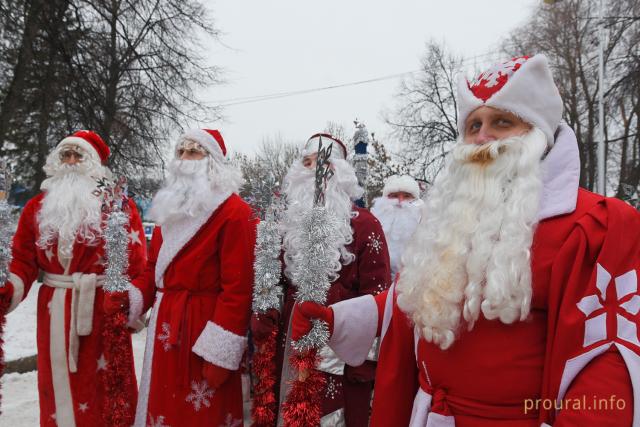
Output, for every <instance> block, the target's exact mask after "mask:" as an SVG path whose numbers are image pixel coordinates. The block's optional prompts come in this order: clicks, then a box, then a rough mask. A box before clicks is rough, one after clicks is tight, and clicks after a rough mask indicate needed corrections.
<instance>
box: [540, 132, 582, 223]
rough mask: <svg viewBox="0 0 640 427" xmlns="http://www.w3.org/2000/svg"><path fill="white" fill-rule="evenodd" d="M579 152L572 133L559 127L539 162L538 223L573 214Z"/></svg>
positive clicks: (577, 182)
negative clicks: (540, 174) (540, 188)
mask: <svg viewBox="0 0 640 427" xmlns="http://www.w3.org/2000/svg"><path fill="white" fill-rule="evenodd" d="M579 182H580V153H579V152H578V141H577V139H576V134H575V133H574V132H573V130H572V129H571V128H570V127H569V126H567V125H566V124H565V123H562V124H560V127H559V128H558V133H557V136H556V139H555V144H554V145H553V147H552V148H551V150H550V151H549V153H548V154H547V156H546V157H545V158H544V160H542V183H543V188H542V196H541V198H540V208H539V211H538V220H539V221H542V220H545V219H547V218H551V217H554V216H558V215H564V214H568V213H571V212H573V211H574V210H575V209H576V203H577V200H578V185H579Z"/></svg>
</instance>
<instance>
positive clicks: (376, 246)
mask: <svg viewBox="0 0 640 427" xmlns="http://www.w3.org/2000/svg"><path fill="white" fill-rule="evenodd" d="M367 246H369V249H370V251H371V252H375V253H376V254H379V253H380V251H381V250H382V241H381V240H380V235H379V234H376V233H373V232H372V233H371V234H369V242H367Z"/></svg>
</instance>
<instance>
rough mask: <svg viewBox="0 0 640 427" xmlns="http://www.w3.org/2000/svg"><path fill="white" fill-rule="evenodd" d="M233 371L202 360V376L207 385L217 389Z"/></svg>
mask: <svg viewBox="0 0 640 427" xmlns="http://www.w3.org/2000/svg"><path fill="white" fill-rule="evenodd" d="M232 373H233V371H230V370H228V369H224V368H221V367H220V366H216V365H214V364H213V363H209V362H204V363H203V366H202V376H203V377H204V378H205V379H206V380H207V382H208V383H209V387H211V388H212V389H213V390H217V389H218V388H219V387H220V386H221V385H222V384H224V382H225V381H226V380H228V379H229V377H230V376H231V374H232Z"/></svg>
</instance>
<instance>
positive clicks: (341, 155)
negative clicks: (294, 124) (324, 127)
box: [302, 133, 347, 160]
mask: <svg viewBox="0 0 640 427" xmlns="http://www.w3.org/2000/svg"><path fill="white" fill-rule="evenodd" d="M320 143H322V148H326V147H328V146H329V145H330V144H333V148H332V149H331V157H332V158H335V159H342V160H347V147H346V146H345V145H344V143H343V142H342V141H340V140H339V139H338V138H336V137H335V136H331V135H329V134H328V133H316V134H315V135H312V136H311V138H309V139H308V140H307V142H306V143H305V144H304V148H303V149H302V155H303V156H308V155H310V154H313V153H317V152H318V145H319V144H320Z"/></svg>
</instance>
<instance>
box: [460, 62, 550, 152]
mask: <svg viewBox="0 0 640 427" xmlns="http://www.w3.org/2000/svg"><path fill="white" fill-rule="evenodd" d="M483 105H486V106H488V107H493V108H497V109H500V110H505V111H509V112H511V113H513V114H515V115H517V116H518V117H520V118H521V119H522V120H524V121H525V122H527V123H530V124H532V125H533V126H535V127H537V128H539V129H540V130H541V131H542V132H544V134H545V135H546V137H547V143H548V144H549V146H551V145H553V141H554V134H555V132H556V129H557V128H558V126H559V125H560V120H561V119H562V98H560V93H559V92H558V88H557V87H556V85H555V83H554V82H553V76H552V75H551V70H550V69H549V63H548V61H547V57H546V56H544V55H542V54H539V55H535V56H533V57H528V56H521V57H517V58H513V59H512V60H510V61H507V62H503V63H502V64H496V65H494V66H493V67H491V68H490V69H488V70H487V71H485V72H483V73H481V74H480V75H479V76H478V77H476V79H475V80H473V81H472V82H469V81H467V80H466V79H465V78H460V79H459V80H458V132H459V133H460V135H462V136H464V128H465V126H464V125H465V121H466V120H467V117H468V116H469V114H471V112H473V111H474V110H475V109H476V108H478V107H481V106H483Z"/></svg>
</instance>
